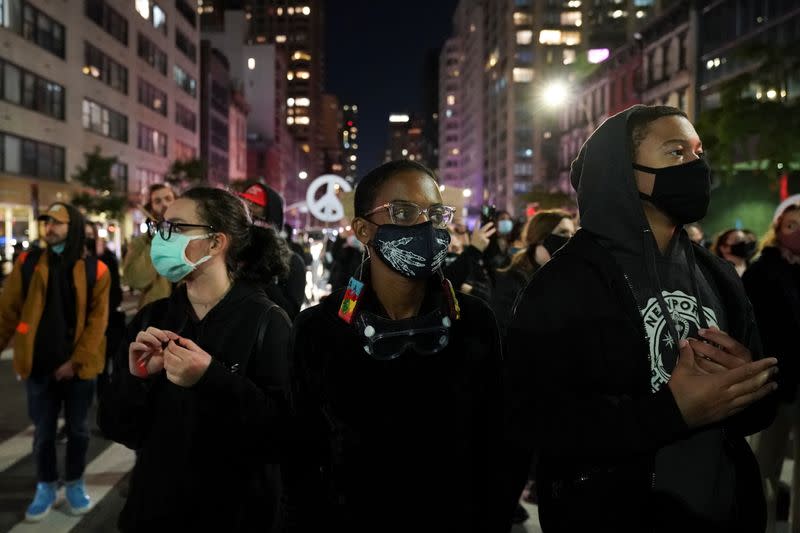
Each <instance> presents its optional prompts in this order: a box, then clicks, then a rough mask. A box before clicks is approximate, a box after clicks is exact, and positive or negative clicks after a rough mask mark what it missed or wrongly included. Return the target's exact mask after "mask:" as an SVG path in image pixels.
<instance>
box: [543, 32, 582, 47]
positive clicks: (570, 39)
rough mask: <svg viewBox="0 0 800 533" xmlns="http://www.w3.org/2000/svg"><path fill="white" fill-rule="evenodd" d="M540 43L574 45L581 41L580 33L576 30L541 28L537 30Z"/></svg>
mask: <svg viewBox="0 0 800 533" xmlns="http://www.w3.org/2000/svg"><path fill="white" fill-rule="evenodd" d="M539 42H540V43H541V44H549V45H558V44H564V45H567V46H575V45H578V44H580V43H581V34H580V32H578V31H561V30H542V31H540V32H539Z"/></svg>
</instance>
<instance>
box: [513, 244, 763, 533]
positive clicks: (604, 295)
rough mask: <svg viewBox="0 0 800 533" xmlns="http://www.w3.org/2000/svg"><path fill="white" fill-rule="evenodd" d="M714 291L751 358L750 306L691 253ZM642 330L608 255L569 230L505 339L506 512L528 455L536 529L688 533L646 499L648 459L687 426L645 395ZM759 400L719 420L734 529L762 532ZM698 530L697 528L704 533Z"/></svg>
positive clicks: (676, 505) (718, 266)
mask: <svg viewBox="0 0 800 533" xmlns="http://www.w3.org/2000/svg"><path fill="white" fill-rule="evenodd" d="M694 253H695V255H696V257H697V262H698V264H699V265H701V266H703V267H706V268H707V269H708V271H709V272H710V273H711V274H712V277H713V279H714V282H715V283H716V286H717V287H718V288H719V292H720V298H721V301H722V303H723V305H724V306H725V309H726V312H727V316H728V320H729V333H730V334H731V335H732V336H733V337H734V338H736V339H738V340H739V341H740V342H742V343H744V344H745V345H748V346H749V347H750V349H751V350H752V352H753V354H754V358H758V357H759V356H760V355H761V350H760V343H759V340H758V332H757V328H756V325H755V319H754V316H753V312H752V308H751V306H750V303H749V301H748V300H747V297H746V295H745V294H744V290H743V287H742V285H741V282H740V280H739V278H738V276H736V273H735V272H734V271H733V269H732V268H731V267H730V266H729V265H727V264H724V262H722V261H721V260H719V259H718V258H716V257H714V256H712V255H711V254H710V253H709V252H708V251H706V250H704V249H702V248H700V247H697V246H695V248H694ZM645 339H646V337H645V331H644V326H643V322H642V317H641V315H640V312H639V309H638V307H637V304H636V301H635V299H634V296H633V294H632V292H631V289H630V287H629V285H628V283H627V281H626V279H625V277H624V274H623V272H622V270H621V269H620V268H619V267H618V266H617V264H616V262H615V261H614V258H613V256H612V255H611V254H610V253H609V252H608V251H607V250H606V249H605V248H604V247H603V246H601V245H600V244H598V243H597V242H596V240H595V239H594V237H593V236H592V235H591V234H590V233H588V232H587V231H586V230H581V231H579V232H578V233H577V234H576V235H575V237H573V238H572V239H571V240H570V242H569V243H568V244H567V245H565V246H564V248H562V249H561V250H560V251H559V252H558V253H557V254H555V256H554V257H553V259H552V260H551V261H550V262H549V263H547V264H546V265H545V266H543V267H542V268H541V269H540V270H539V271H538V272H537V274H536V275H535V276H534V277H533V279H532V281H531V283H530V284H529V285H528V287H527V289H526V290H525V292H524V293H523V295H522V296H521V297H520V300H519V302H518V304H517V309H516V313H515V316H514V319H513V321H512V323H511V326H510V328H509V334H508V356H507V358H508V374H509V376H510V380H511V383H510V388H509V417H510V420H509V422H508V428H509V443H510V444H509V453H508V454H507V457H509V459H510V463H511V469H510V472H511V477H512V482H511V484H510V491H509V494H508V498H509V504H508V507H509V508H511V502H512V501H514V500H515V498H516V497H518V495H519V492H520V490H521V489H522V486H523V485H524V482H525V476H526V474H527V472H528V466H529V461H530V457H531V455H532V452H533V451H534V449H536V450H537V451H538V453H539V463H538V471H537V478H538V479H537V489H538V495H539V515H540V521H541V524H542V528H543V530H544V531H545V532H546V533H552V532H574V531H615V532H623V531H630V532H636V533H643V532H648V531H695V530H698V529H694V528H696V527H699V525H698V524H697V522H696V521H694V520H693V517H692V516H690V515H688V514H686V512H685V510H684V509H683V508H682V507H681V504H680V502H676V501H663V499H656V498H655V497H654V496H653V494H654V493H653V492H651V487H652V486H653V484H654V479H653V476H654V473H653V472H654V457H655V454H656V451H657V450H658V449H659V448H660V447H662V446H665V445H667V444H669V443H672V442H674V441H676V440H677V439H681V438H682V437H683V436H685V435H687V434H688V431H689V429H688V428H687V426H686V423H685V422H684V420H683V418H682V416H681V413H680V410H679V409H678V406H677V404H676V403H675V399H674V397H673V396H672V393H671V391H670V388H669V387H662V388H661V390H660V391H659V392H657V393H655V394H654V393H652V392H651V388H650V363H649V360H648V353H649V351H648V347H647V343H646V340H645ZM774 408H775V399H774V397H767V398H766V399H764V400H762V401H761V402H759V403H757V404H755V405H754V406H751V407H750V408H748V409H746V410H745V411H743V412H742V413H740V414H739V415H736V416H734V417H732V418H730V419H728V420H727V421H725V422H724V428H725V432H726V446H725V451H726V453H728V454H730V456H731V461H732V463H733V464H734V465H735V466H736V479H737V485H736V491H735V492H736V511H735V512H736V513H737V516H736V517H735V518H736V521H737V523H738V524H739V525H740V526H741V527H740V529H738V530H737V531H741V532H747V533H755V532H762V531H763V528H764V523H765V506H764V496H763V493H762V489H761V478H760V475H759V470H758V465H757V464H756V462H755V458H754V457H753V454H752V452H751V451H750V448H749V447H748V445H747V443H746V442H745V440H744V438H743V437H744V436H745V435H749V434H752V433H754V432H756V431H759V430H761V429H763V428H765V427H767V426H768V425H769V424H770V423H771V421H772V417H773V416H774ZM704 531H708V530H707V529H706V530H704Z"/></svg>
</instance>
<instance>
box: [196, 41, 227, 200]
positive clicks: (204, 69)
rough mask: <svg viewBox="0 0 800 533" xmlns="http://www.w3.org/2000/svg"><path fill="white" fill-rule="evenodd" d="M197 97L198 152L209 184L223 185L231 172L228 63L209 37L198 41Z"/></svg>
mask: <svg viewBox="0 0 800 533" xmlns="http://www.w3.org/2000/svg"><path fill="white" fill-rule="evenodd" d="M200 100H201V101H200V154H201V158H202V159H203V162H204V163H205V165H204V167H205V173H206V180H207V181H208V182H209V183H210V184H211V185H226V184H227V183H228V179H229V177H228V173H229V172H230V161H229V158H228V153H229V150H230V130H229V128H230V125H229V116H230V106H231V78H230V66H229V64H228V59H227V58H226V57H225V56H224V55H223V54H222V52H220V51H219V50H217V49H216V48H213V47H212V46H211V43H210V42H209V41H208V40H203V41H201V45H200Z"/></svg>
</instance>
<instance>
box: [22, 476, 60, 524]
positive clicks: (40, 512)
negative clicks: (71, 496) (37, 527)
mask: <svg viewBox="0 0 800 533" xmlns="http://www.w3.org/2000/svg"><path fill="white" fill-rule="evenodd" d="M57 495H58V483H55V482H53V483H44V482H41V481H40V482H39V483H37V484H36V495H35V496H34V497H33V502H31V504H30V505H29V506H28V510H27V511H25V520H27V521H28V522H38V521H39V520H41V519H42V518H44V517H45V516H47V513H49V512H50V509H52V508H53V505H55V503H56V496H57Z"/></svg>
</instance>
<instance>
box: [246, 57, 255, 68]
mask: <svg viewBox="0 0 800 533" xmlns="http://www.w3.org/2000/svg"><path fill="white" fill-rule="evenodd" d="M247 68H249V69H250V70H255V68H256V60H255V58H252V57H251V58H249V59H248V60H247Z"/></svg>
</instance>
